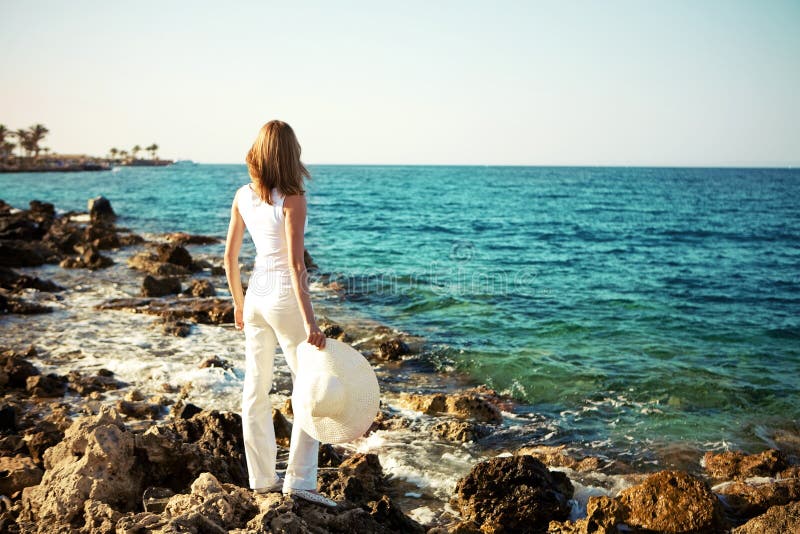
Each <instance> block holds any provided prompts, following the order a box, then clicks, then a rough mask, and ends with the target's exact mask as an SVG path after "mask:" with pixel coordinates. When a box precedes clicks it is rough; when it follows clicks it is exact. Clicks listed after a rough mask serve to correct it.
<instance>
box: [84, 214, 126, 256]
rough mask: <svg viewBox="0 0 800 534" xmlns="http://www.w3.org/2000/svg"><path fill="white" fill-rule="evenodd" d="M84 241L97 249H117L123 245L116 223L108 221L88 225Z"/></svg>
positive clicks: (98, 221) (85, 229) (93, 222)
mask: <svg viewBox="0 0 800 534" xmlns="http://www.w3.org/2000/svg"><path fill="white" fill-rule="evenodd" d="M83 241H84V242H86V243H89V244H91V245H92V246H93V247H95V248H97V249H110V248H116V247H119V246H120V244H121V243H120V240H119V237H118V236H117V229H116V227H115V226H114V223H113V222H110V221H107V220H96V221H92V222H91V223H90V224H88V225H86V227H85V228H84V229H83Z"/></svg>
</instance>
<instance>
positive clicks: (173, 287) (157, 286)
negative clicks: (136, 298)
mask: <svg viewBox="0 0 800 534" xmlns="http://www.w3.org/2000/svg"><path fill="white" fill-rule="evenodd" d="M180 292H181V281H180V278H178V277H176V276H167V277H164V278H156V277H155V276H152V275H149V274H148V275H147V276H145V277H144V280H142V291H141V294H142V296H143V297H163V296H164V295H169V294H175V293H180Z"/></svg>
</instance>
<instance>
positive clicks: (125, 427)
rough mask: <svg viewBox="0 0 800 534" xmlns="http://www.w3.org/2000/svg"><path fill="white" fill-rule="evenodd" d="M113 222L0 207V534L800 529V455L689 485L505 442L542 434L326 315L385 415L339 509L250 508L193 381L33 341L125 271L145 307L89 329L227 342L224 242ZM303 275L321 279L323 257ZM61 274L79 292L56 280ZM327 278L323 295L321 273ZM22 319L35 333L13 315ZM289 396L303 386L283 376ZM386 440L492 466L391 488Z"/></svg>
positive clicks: (243, 477)
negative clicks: (148, 330) (208, 333)
mask: <svg viewBox="0 0 800 534" xmlns="http://www.w3.org/2000/svg"><path fill="white" fill-rule="evenodd" d="M116 221H117V216H116V214H115V213H114V210H113V209H112V207H111V204H110V202H109V201H108V200H106V199H104V198H102V197H99V198H97V199H92V200H91V201H90V202H89V205H88V209H87V211H86V212H66V213H61V214H56V210H55V207H54V206H53V205H52V204H50V203H47V202H40V201H35V200H34V201H31V203H30V205H29V207H28V208H27V209H15V208H13V207H11V206H9V205H7V204H6V203H5V202H2V201H0V331H4V332H3V337H2V340H3V344H5V345H6V346H4V347H0V391H1V392H2V400H0V494H2V499H1V500H2V506H1V507H0V531H2V532H25V533H28V532H30V533H34V532H36V533H45V532H86V533H90V532H92V533H93V532H104V533H105V532H116V533H139V532H165V533H166V532H196V533H207V532H213V533H216V532H265V533H266V532H318V533H325V532H348V533H349V532H376V533H377V532H412V533H414V532H419V533H424V532H428V533H436V534H444V533H479V532H484V533H512V532H513V533H516V532H521V533H527V532H552V533H563V534H566V533H590V532H600V533H614V532H674V533H678V532H681V533H689V532H697V533H700V532H735V533H754V532H759V533H771V532H775V533H783V532H798V531H800V443H796V442H795V443H793V442H791V441H790V440H787V441H785V442H784V443H783V444H782V445H783V446H782V447H781V448H780V449H778V448H773V449H768V450H764V451H762V452H759V453H756V454H745V453H744V452H740V451H727V452H707V453H706V454H705V455H704V456H702V458H698V459H697V462H696V469H694V470H674V469H663V470H659V471H651V472H640V471H638V470H637V469H635V468H633V467H632V466H630V465H628V464H626V463H625V462H623V461H621V460H620V459H615V458H609V457H608V456H607V455H605V454H601V453H599V452H598V453H597V454H580V455H579V454H576V453H575V452H574V451H573V450H571V449H570V448H569V447H566V446H544V445H542V444H541V443H540V442H539V441H538V439H537V436H538V434H535V433H530V434H526V433H525V432H521V433H520V432H519V431H517V430H518V429H516V430H515V429H514V428H511V427H512V426H515V427H525V425H526V424H527V423H526V421H528V420H530V418H531V417H533V419H535V416H530V415H529V414H520V413H518V409H517V408H518V407H517V405H516V403H515V402H514V400H513V399H511V398H508V397H506V396H504V395H501V394H499V393H497V392H496V391H493V390H491V389H489V388H487V387H485V386H484V385H481V384H476V383H473V382H471V381H470V380H469V379H467V378H466V377H463V376H458V375H452V376H442V375H440V374H437V373H435V372H434V370H433V367H432V365H431V364H430V362H427V361H426V359H425V358H424V357H423V353H424V340H422V339H419V338H416V337H414V336H411V335H408V334H404V333H400V332H396V331H394V330H393V329H391V328H390V327H387V326H386V325H378V324H374V323H366V322H363V321H361V322H359V321H352V320H349V319H348V318H346V317H337V318H334V317H333V316H327V317H324V318H323V319H324V328H325V332H326V335H328V336H329V337H335V338H339V339H343V340H346V341H348V342H349V343H351V344H353V346H355V347H356V348H357V349H359V350H360V351H362V353H363V354H364V355H365V357H366V358H368V360H369V361H370V362H371V363H372V364H373V366H374V368H375V370H376V373H377V374H378V377H379V380H380V382H381V390H382V394H383V396H384V398H383V399H382V405H381V411H380V413H379V414H378V416H377V417H376V419H375V421H374V423H373V425H372V427H371V428H370V429H369V430H368V432H367V433H366V434H365V436H364V437H363V438H361V440H362V441H361V442H360V443H359V444H357V445H356V446H334V445H330V444H323V445H322V446H321V447H320V453H319V465H320V468H321V469H320V476H319V490H320V491H322V492H324V493H326V494H327V495H329V496H330V497H331V498H333V499H334V500H336V501H337V502H338V503H339V506H338V507H337V508H336V509H328V508H324V507H321V506H319V505H315V504H312V503H308V502H306V501H303V500H300V499H294V498H292V497H289V496H283V495H281V494H279V493H273V494H266V495H260V494H256V493H254V492H253V491H251V490H250V489H248V487H247V470H246V465H245V462H244V451H243V446H242V437H241V418H240V416H239V415H238V414H237V413H236V412H235V411H233V410H220V409H215V408H213V407H211V406H204V405H198V404H197V403H195V402H192V399H193V398H194V397H192V395H193V391H194V390H193V386H192V385H191V384H189V383H185V384H179V383H175V382H171V381H168V380H165V381H163V383H160V386H159V388H158V390H155V391H154V390H153V389H152V388H149V386H147V387H146V386H145V383H144V382H145V381H144V377H142V378H141V380H139V378H138V377H137V376H136V375H135V374H134V375H133V376H131V377H125V378H121V377H120V376H119V375H118V373H115V372H114V371H112V370H111V369H109V368H107V367H104V366H101V363H102V362H100V363H98V364H97V365H94V364H93V365H92V366H89V365H83V366H82V367H79V365H78V364H79V363H81V362H79V360H78V359H77V356H75V355H74V354H72V353H68V354H56V351H54V350H52V348H51V349H43V348H42V346H45V345H46V346H50V347H52V346H53V345H52V342H51V340H50V339H44V338H42V337H39V335H38V334H37V329H36V325H37V322H36V321H37V319H36V318H37V317H38V316H40V314H45V315H41V317H45V316H46V315H52V314H54V313H63V310H64V306H65V305H64V302H67V301H68V300H69V299H66V298H65V297H63V296H62V295H63V294H64V293H68V292H70V291H74V292H76V294H77V295H78V296H80V294H81V293H80V292H81V291H82V288H81V287H78V286H80V285H86V284H91V283H95V284H97V283H99V281H100V280H101V279H103V277H104V276H106V275H105V274H104V273H106V272H111V271H112V270H113V269H115V268H120V269H121V270H122V271H123V272H124V273H125V276H126V277H127V278H125V280H127V279H131V280H134V281H135V287H136V291H128V290H125V291H122V290H119V291H118V292H117V293H115V294H113V295H109V296H108V297H107V298H102V299H99V300H96V299H95V300H96V301H95V300H93V301H92V303H91V310H92V313H95V314H98V315H101V316H102V315H103V314H119V316H118V317H117V320H119V321H122V322H123V324H124V322H125V321H128V322H130V324H131V325H132V326H131V329H135V328H137V327H138V326H135V325H139V324H140V323H139V322H136V323H134V322H133V321H134V320H135V319H137V318H144V317H152V318H155V320H156V322H155V323H154V325H155V326H156V327H157V328H158V329H159V333H158V335H160V336H164V337H165V338H166V339H186V340H187V341H191V339H192V337H193V336H198V335H200V333H199V332H201V331H202V329H203V328H206V327H207V328H216V329H226V328H230V323H231V322H232V319H233V318H232V312H233V310H232V306H231V303H230V299H229V298H226V297H225V295H222V294H218V291H217V289H216V288H221V287H224V283H223V281H224V271H223V270H222V268H221V266H220V265H219V263H218V262H215V261H212V260H209V259H205V258H202V257H199V255H198V254H196V253H195V252H190V250H195V249H192V247H202V246H204V245H208V244H211V243H214V242H216V241H217V239H216V238H214V237H209V236H198V235H191V234H187V233H182V232H173V233H169V234H163V235H161V236H159V237H158V239H152V238H146V237H143V236H140V235H137V234H136V233H134V232H132V231H130V230H129V229H126V228H123V227H120V226H118V225H117V222H116ZM307 264H308V266H309V269H315V267H316V266H314V265H313V262H312V261H311V257H310V256H308V257H307ZM56 266H57V267H56ZM54 269H64V270H69V272H70V273H80V274H81V276H80V277H78V278H71V277H63V278H61V277H59V278H57V281H53V280H50V279H48V277H46V276H44V274H43V273H53V272H54ZM83 273H85V276H84V275H83ZM108 276H110V275H108ZM316 277H317V280H318V284H319V285H320V286H321V287H325V285H326V275H325V273H322V272H319V271H318V270H317V271H316ZM51 278H53V276H51ZM76 279H77V280H79V283H78V282H71V281H72V280H76ZM70 284H72V285H70ZM115 284H116V285H119V284H121V282H118V281H116V279H113V280H112V283H110V284H109V286H110V287H116V286H115ZM126 287H127V286H126ZM327 290H329V291H330V292H331V293H333V294H335V293H336V291H337V290H336V288H335V287H328V288H327ZM23 315H24V316H25V317H27V318H28V319H27V321H26V322H24V323H22V322H20V321H18V320H16V319H15V318H19V317H20V316H23ZM21 325H25V327H26V328H19V327H20V326H21ZM60 326H61V328H62V329H63V331H64V332H66V331H68V330H69V329H70V328H71V327H73V325H71V324H70V323H69V322H68V321H67V322H65V323H64V324H62V325H60ZM12 329H14V332H11V330H12ZM49 332H51V331H49ZM148 346H149V345H148ZM123 349H124V347H123ZM143 350H148V349H147V348H145V349H143ZM149 350H156V348H153V349H149ZM169 356H170V355H169V354H165V355H164V356H162V358H169ZM197 367H201V368H204V369H213V370H217V371H219V372H220V373H225V372H232V367H233V362H232V361H230V360H228V359H226V358H223V357H219V356H213V357H209V358H206V359H204V360H203V361H201V362H198V364H197ZM195 388H196V386H195ZM275 390H276V393H283V394H285V393H287V392H288V391H289V390H290V383H289V382H288V379H287V376H286V374H285V373H284V374H283V375H281V374H278V376H277V377H276V384H275ZM284 397H285V395H284ZM272 417H273V422H274V424H275V429H276V436H277V438H278V443H279V446H280V449H281V452H280V453H279V459H281V458H285V455H286V448H287V447H288V438H289V436H290V435H291V424H292V423H291V418H292V410H291V403H290V402H288V401H287V402H284V403H276V408H275V409H274V410H273V413H272ZM526 417H528V419H526ZM509 421H512V422H513V424H511V423H509ZM392 436H404V437H409V436H410V438H409V439H414V440H415V441H414V443H415V444H417V445H415V446H420V445H419V444H420V443H421V444H422V445H421V447H423V448H425V449H428V450H438V449H437V447H440V446H444V445H446V446H447V447H450V448H448V449H447V452H446V453H444V454H442V458H441V461H442V462H445V461H446V459H447V458H449V457H450V456H452V454H454V453H453V452H452V451H460V450H463V451H469V453H470V454H472V455H474V457H477V458H480V459H479V460H477V461H475V462H474V463H472V464H471V465H469V466H468V468H467V469H466V471H465V472H464V473H463V474H462V476H460V477H459V478H458V481H457V483H456V484H455V487H454V488H453V489H452V491H450V492H449V493H448V494H445V495H442V494H441V493H436V492H432V491H429V490H427V489H425V488H420V487H418V486H417V485H415V483H414V482H413V480H412V478H410V477H402V476H396V475H390V474H389V473H388V472H387V469H391V468H392V466H388V465H386V464H385V463H382V462H381V459H380V457H379V455H378V454H375V453H373V452H369V446H370V443H372V442H373V441H376V440H383V441H387V440H390V439H392ZM397 439H398V442H399V441H400V438H397ZM403 443H405V442H403ZM400 446H410V445H405V444H402V445H400ZM360 449H364V450H360ZM394 472H395V473H396V470H395V471H394Z"/></svg>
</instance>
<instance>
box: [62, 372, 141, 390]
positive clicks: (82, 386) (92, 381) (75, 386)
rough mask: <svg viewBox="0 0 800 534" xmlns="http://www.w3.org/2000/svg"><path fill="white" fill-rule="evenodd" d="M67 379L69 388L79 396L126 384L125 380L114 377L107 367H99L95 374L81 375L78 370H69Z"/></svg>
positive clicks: (117, 387)
mask: <svg viewBox="0 0 800 534" xmlns="http://www.w3.org/2000/svg"><path fill="white" fill-rule="evenodd" d="M67 379H68V380H69V389H71V390H72V391H74V392H76V393H77V394H79V395H81V396H86V395H89V394H91V393H94V392H104V391H111V390H114V389H119V388H121V387H125V386H127V384H126V383H125V382H121V381H119V380H117V379H116V378H114V373H112V372H111V371H109V370H108V369H100V370H98V372H97V374H96V375H82V374H81V373H80V372H78V371H70V372H69V373H68V374H67Z"/></svg>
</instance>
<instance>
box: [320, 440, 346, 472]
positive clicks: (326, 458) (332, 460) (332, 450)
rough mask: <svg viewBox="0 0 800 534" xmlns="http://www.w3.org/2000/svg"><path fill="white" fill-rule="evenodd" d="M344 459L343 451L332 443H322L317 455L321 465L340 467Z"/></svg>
mask: <svg viewBox="0 0 800 534" xmlns="http://www.w3.org/2000/svg"><path fill="white" fill-rule="evenodd" d="M343 461H344V456H343V455H342V453H341V452H340V451H339V450H338V449H337V448H336V447H334V446H333V445H331V444H330V443H321V444H320V446H319V454H318V456H317V465H318V466H319V467H339V466H340V465H342V462H343Z"/></svg>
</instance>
